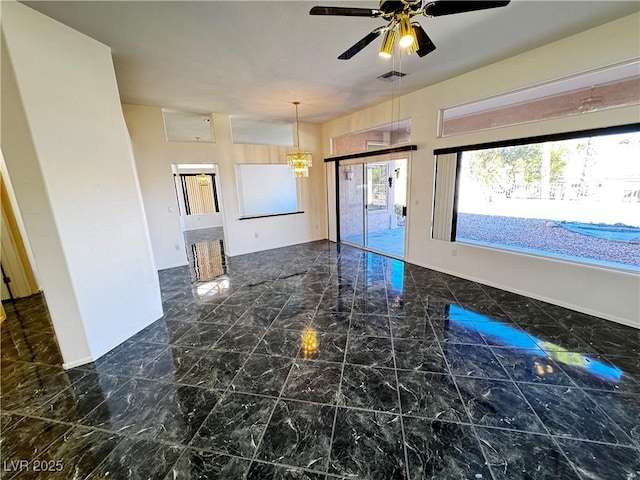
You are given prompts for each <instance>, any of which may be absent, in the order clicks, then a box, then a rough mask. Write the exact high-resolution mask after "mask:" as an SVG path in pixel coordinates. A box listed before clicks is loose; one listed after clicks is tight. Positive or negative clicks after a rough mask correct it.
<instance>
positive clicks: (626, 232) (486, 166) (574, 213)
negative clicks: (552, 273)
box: [433, 125, 640, 270]
mask: <svg viewBox="0 0 640 480" xmlns="http://www.w3.org/2000/svg"><path fill="white" fill-rule="evenodd" d="M627 130H628V131H625V132H622V133H621V132H620V129H609V130H606V131H598V132H597V134H594V132H586V133H582V134H567V135H566V136H565V138H563V139H552V138H549V137H548V138H546V139H542V140H540V139H538V140H535V139H532V141H531V143H524V142H519V141H514V142H512V144H511V145H509V144H502V145H499V146H492V147H491V148H486V147H485V148H482V147H478V148H470V149H460V150H464V151H459V152H458V154H457V155H456V156H455V157H456V158H454V159H452V158H451V157H450V156H449V157H448V156H446V155H443V156H442V159H441V158H440V155H439V157H438V170H439V171H444V172H446V171H448V170H451V171H454V172H456V173H454V174H453V175H452V177H453V178H452V179H450V181H449V184H451V183H453V184H455V181H456V178H455V177H456V176H457V182H458V184H457V188H455V195H454V202H453V204H454V208H453V215H452V220H451V222H452V223H450V225H451V227H452V228H451V230H450V232H447V231H446V229H445V232H444V234H442V233H441V232H437V231H436V230H437V228H436V227H437V225H438V224H437V218H434V235H433V236H434V238H440V239H447V237H449V238H451V240H453V241H456V242H463V243H469V244H475V245H482V246H488V247H494V248H502V249H508V250H515V251H520V252H526V253H531V254H536V255H545V256H552V257H556V258H562V259H566V260H571V261H577V262H583V263H584V262H586V263H591V264H597V265H603V266H608V267H614V268H622V269H630V270H640V160H639V159H640V132H639V131H638V126H637V125H635V126H632V128H629V129H627ZM566 137H572V138H566ZM436 153H438V152H436ZM443 153H445V152H443ZM441 160H442V163H443V165H440V162H441ZM452 162H455V168H453V169H451V168H449V169H447V168H441V167H444V164H445V163H448V164H449V166H450V165H451V163H452ZM438 181H439V183H442V184H444V185H445V186H446V184H447V179H446V178H439V179H438ZM441 190H443V191H447V188H441ZM437 191H438V188H437V189H436V197H437ZM438 202H439V204H440V205H446V204H447V202H446V201H440V200H438V199H437V198H436V208H435V209H434V212H435V214H434V217H437V216H438V215H437V214H438V213H439V212H440V210H445V209H443V208H442V207H440V208H438ZM449 211H451V210H449ZM445 214H446V211H444V212H441V214H440V216H441V217H442V218H445V217H446V215H445Z"/></svg>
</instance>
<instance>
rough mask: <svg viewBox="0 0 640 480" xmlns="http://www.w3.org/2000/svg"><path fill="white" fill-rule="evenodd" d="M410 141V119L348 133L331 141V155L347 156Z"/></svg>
mask: <svg viewBox="0 0 640 480" xmlns="http://www.w3.org/2000/svg"><path fill="white" fill-rule="evenodd" d="M410 141H411V119H410V118H407V119H405V120H399V121H396V122H392V123H388V124H386V125H379V126H377V127H373V128H369V129H367V130H361V131H359V132H353V133H348V134H346V135H342V136H340V137H333V138H332V139H331V152H332V153H331V154H332V155H349V154H351V153H360V152H367V151H371V150H379V149H382V148H389V147H395V146H398V145H405V144H407V143H409V142H410Z"/></svg>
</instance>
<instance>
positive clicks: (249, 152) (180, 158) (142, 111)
mask: <svg viewBox="0 0 640 480" xmlns="http://www.w3.org/2000/svg"><path fill="white" fill-rule="evenodd" d="M123 109H124V115H125V119H126V122H127V126H128V127H129V132H130V134H131V140H132V142H133V148H134V153H135V157H136V166H137V169H138V175H139V177H140V185H141V189H142V196H143V199H144V204H145V211H146V213H147V219H148V222H149V228H150V233H151V241H152V243H153V252H154V255H155V261H156V265H157V267H158V269H165V268H171V267H175V266H179V265H186V263H187V259H186V253H185V248H184V239H183V236H182V231H181V228H180V219H179V213H178V205H177V200H176V194H175V189H174V186H173V178H172V173H171V165H172V164H179V163H188V164H194V163H204V164H215V165H217V167H218V172H219V178H218V180H219V185H220V190H219V191H218V195H219V197H218V198H219V200H220V201H221V203H222V214H223V225H224V234H225V248H227V249H228V250H227V252H228V254H229V255H232V256H233V255H241V254H244V253H250V252H256V251H261V250H267V249H271V248H278V247H283V246H286V245H294V244H298V243H304V242H309V241H313V240H319V239H322V238H327V226H326V225H327V224H326V218H327V213H326V202H325V201H324V198H325V178H324V167H323V165H322V156H321V154H320V144H319V138H320V128H319V127H318V126H316V125H310V124H300V142H301V145H302V146H303V147H304V148H305V150H306V149H309V150H310V151H311V152H312V153H315V158H314V165H315V166H314V167H312V168H311V170H310V176H309V178H304V179H299V180H298V192H299V195H300V204H299V206H300V208H301V210H304V212H305V213H304V214H297V215H286V216H281V217H267V218H259V219H250V220H239V217H240V213H239V209H238V195H237V188H236V179H235V164H236V163H284V162H285V156H286V153H287V152H288V149H287V148H286V147H275V146H266V145H235V144H233V142H232V139H231V129H230V122H229V116H228V115H222V114H213V115H212V120H213V128H214V131H215V137H216V143H179V142H167V141H166V140H165V137H164V127H163V123H162V111H161V109H160V108H155V107H144V106H137V105H123Z"/></svg>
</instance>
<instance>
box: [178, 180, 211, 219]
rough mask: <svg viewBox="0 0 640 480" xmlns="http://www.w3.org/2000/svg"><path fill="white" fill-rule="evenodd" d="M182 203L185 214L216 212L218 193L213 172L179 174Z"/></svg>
mask: <svg viewBox="0 0 640 480" xmlns="http://www.w3.org/2000/svg"><path fill="white" fill-rule="evenodd" d="M180 182H181V183H182V192H183V194H184V205H185V210H186V212H185V213H186V214H187V215H203V214H207V213H218V212H219V211H220V209H219V208H218V194H217V192H216V182H215V174H212V173H200V174H198V175H195V174H187V173H181V174H180Z"/></svg>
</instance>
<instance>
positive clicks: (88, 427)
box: [2, 392, 640, 476]
mask: <svg viewBox="0 0 640 480" xmlns="http://www.w3.org/2000/svg"><path fill="white" fill-rule="evenodd" d="M239 393H243V394H247V395H253V396H258V397H263V398H269V399H272V400H276V397H269V396H267V395H261V394H255V393H251V392H239ZM284 399H285V400H291V401H294V402H299V403H305V404H309V405H317V406H328V407H333V406H335V405H333V404H328V403H317V402H311V401H308V400H299V399H295V398H288V397H284ZM341 408H344V409H346V410H354V411H361V412H367V413H381V414H383V415H391V416H398V415H399V414H397V413H393V412H388V411H383V410H372V409H366V408H361V407H350V406H346V405H345V406H343V407H341ZM2 413H4V414H10V415H16V416H20V417H23V418H33V419H36V420H42V421H46V422H50V423H55V424H60V425H68V426H69V427H72V429H73V428H81V429H85V430H96V431H99V432H103V433H108V434H111V435H116V436H118V437H122V438H129V439H138V440H148V441H152V442H156V443H161V444H163V445H171V446H178V447H185V448H189V449H195V450H202V451H208V452H213V453H218V454H220V455H226V456H236V457H238V458H244V459H248V458H247V457H242V456H237V455H233V454H230V453H225V452H222V451H217V450H210V449H207V448H205V447H200V446H196V445H188V444H184V443H180V442H173V441H170V440H164V439H156V438H151V437H149V436H142V435H132V434H129V433H121V432H117V431H113V430H109V429H106V428H102V427H94V426H91V425H86V424H82V423H78V422H67V421H63V420H57V419H52V418H47V417H42V416H38V415H34V414H32V413H25V412H22V411H19V410H3V411H2ZM402 416H403V417H408V418H416V419H423V420H432V421H435V422H440V423H449V424H454V425H464V426H469V427H473V426H475V427H478V428H481V429H485V430H499V431H504V432H515V433H519V434H524V435H533V436H539V437H553V438H556V439H559V440H571V441H576V442H583V443H589V444H594V445H605V446H609V447H619V448H624V449H627V450H634V451H638V450H640V446H636V445H635V444H632V443H630V444H623V443H612V442H603V441H598V440H589V439H586V438H579V437H574V436H570V435H555V434H549V433H544V432H531V431H527V430H519V429H512V428H505V427H497V426H493V425H480V424H475V423H471V422H456V421H453V420H447V419H440V418H430V417H422V416H419V415H414V414H403V415H402ZM331 475H338V476H339V474H331Z"/></svg>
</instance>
